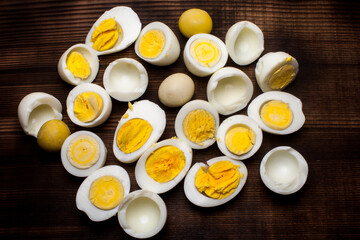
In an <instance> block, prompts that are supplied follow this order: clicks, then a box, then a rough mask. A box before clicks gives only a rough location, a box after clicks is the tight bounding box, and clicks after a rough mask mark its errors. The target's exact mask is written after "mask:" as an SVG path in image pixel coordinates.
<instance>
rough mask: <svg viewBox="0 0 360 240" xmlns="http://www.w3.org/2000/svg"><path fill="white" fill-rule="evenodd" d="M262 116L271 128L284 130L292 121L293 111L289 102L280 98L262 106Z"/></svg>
mask: <svg viewBox="0 0 360 240" xmlns="http://www.w3.org/2000/svg"><path fill="white" fill-rule="evenodd" d="M260 117H261V120H262V121H263V122H264V123H265V125H266V126H268V127H269V128H271V129H274V130H284V129H286V128H288V127H289V126H290V124H291V123H292V120H293V112H292V111H291V109H290V107H289V105H288V104H287V103H284V102H283V101H280V100H272V101H269V102H267V103H265V104H264V105H263V106H262V107H261V110H260Z"/></svg>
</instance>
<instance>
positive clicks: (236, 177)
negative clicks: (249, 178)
mask: <svg viewBox="0 0 360 240" xmlns="http://www.w3.org/2000/svg"><path fill="white" fill-rule="evenodd" d="M238 167H239V166H237V165H235V164H233V163H232V162H230V161H219V162H216V163H214V164H212V165H211V166H209V167H208V168H207V169H205V168H200V169H199V171H198V172H197V173H196V176H195V186H196V188H197V189H198V191H199V192H201V193H203V194H205V195H206V196H208V197H210V198H214V199H223V198H226V197H228V196H230V195H231V194H232V193H233V192H234V191H235V190H236V188H237V186H238V185H239V182H240V179H241V178H243V176H244V175H243V174H240V172H239V170H238Z"/></svg>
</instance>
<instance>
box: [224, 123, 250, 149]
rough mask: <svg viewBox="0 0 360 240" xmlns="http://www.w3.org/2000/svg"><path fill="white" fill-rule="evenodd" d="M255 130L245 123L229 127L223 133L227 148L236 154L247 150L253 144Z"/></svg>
mask: <svg viewBox="0 0 360 240" xmlns="http://www.w3.org/2000/svg"><path fill="white" fill-rule="evenodd" d="M255 139H256V134H255V132H254V131H253V130H252V129H251V128H249V127H248V126H245V125H241V124H239V125H235V126H233V127H231V128H230V129H229V130H228V132H227V133H226V135H225V144H226V147H227V149H228V150H229V151H230V152H232V153H233V154H236V155H241V154H245V153H247V152H249V151H250V150H251V149H252V147H253V146H254V144H255Z"/></svg>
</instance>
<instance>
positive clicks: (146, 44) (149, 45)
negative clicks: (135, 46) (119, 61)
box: [139, 29, 165, 58]
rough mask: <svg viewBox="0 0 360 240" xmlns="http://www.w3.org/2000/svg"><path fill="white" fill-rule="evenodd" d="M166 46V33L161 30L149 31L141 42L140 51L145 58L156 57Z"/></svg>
mask: <svg viewBox="0 0 360 240" xmlns="http://www.w3.org/2000/svg"><path fill="white" fill-rule="evenodd" d="M164 46H165V35H164V33H163V32H162V31H161V30H158V29H152V30H149V31H147V32H146V33H145V34H144V35H143V36H142V38H141V39H140V42H139V52H140V54H141V56H143V57H144V58H156V57H158V56H159V55H160V54H161V52H162V51H163V49H164Z"/></svg>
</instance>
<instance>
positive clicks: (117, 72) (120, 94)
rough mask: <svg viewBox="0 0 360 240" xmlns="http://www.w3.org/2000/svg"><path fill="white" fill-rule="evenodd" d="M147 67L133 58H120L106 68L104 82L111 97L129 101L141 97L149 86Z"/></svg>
mask: <svg viewBox="0 0 360 240" xmlns="http://www.w3.org/2000/svg"><path fill="white" fill-rule="evenodd" d="M148 79H149V78H148V74H147V71H146V69H145V67H144V66H143V65H142V64H141V63H139V62H138V61H136V60H135V59H132V58H120V59H117V60H115V61H113V62H111V63H110V64H109V66H108V67H107V68H106V69H105V72H104V77H103V83H104V87H105V89H106V91H107V92H108V93H109V95H110V96H111V97H113V98H114V99H116V100H118V101H122V102H128V101H133V100H135V99H137V98H139V97H141V96H142V95H143V94H144V92H145V91H146V88H147V86H148V81H149V80H148Z"/></svg>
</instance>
